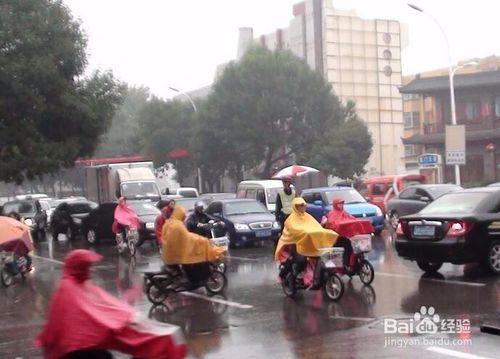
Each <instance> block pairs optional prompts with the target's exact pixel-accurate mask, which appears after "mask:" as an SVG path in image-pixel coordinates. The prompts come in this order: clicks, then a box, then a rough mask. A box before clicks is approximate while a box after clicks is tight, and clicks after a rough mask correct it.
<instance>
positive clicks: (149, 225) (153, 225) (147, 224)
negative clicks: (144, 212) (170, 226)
mask: <svg viewBox="0 0 500 359" xmlns="http://www.w3.org/2000/svg"><path fill="white" fill-rule="evenodd" d="M146 229H155V224H154V223H152V222H148V223H146Z"/></svg>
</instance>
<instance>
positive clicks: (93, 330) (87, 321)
mask: <svg viewBox="0 0 500 359" xmlns="http://www.w3.org/2000/svg"><path fill="white" fill-rule="evenodd" d="M101 258H102V257H101V256H100V255H99V254H97V253H94V252H91V251H88V250H85V249H77V250H74V251H72V252H70V253H69V254H68V255H66V257H65V260H64V268H63V274H62V278H61V280H60V282H59V286H58V287H57V289H56V291H55V292H54V295H53V297H52V301H51V306H50V310H49V313H48V316H47V322H46V323H45V325H44V327H43V329H42V331H41V332H40V334H39V335H38V336H37V338H36V340H35V343H36V344H37V345H38V346H41V347H43V350H44V354H45V355H44V357H45V358H48V359H56V358H62V357H64V356H65V355H66V354H68V353H70V352H73V351H76V350H83V349H89V348H94V349H106V350H117V351H120V352H123V353H127V354H131V355H133V356H137V357H142V358H164V359H166V358H181V357H183V356H184V355H185V346H184V345H177V343H176V342H175V338H174V332H173V331H172V333H171V334H168V335H165V334H163V335H160V334H155V333H150V332H148V331H146V330H137V329H135V327H134V320H135V318H134V309H133V308H132V307H131V306H129V305H128V304H126V303H125V302H123V301H121V300H119V299H118V298H115V297H113V296H112V295H111V294H109V293H107V292H106V291H105V290H104V289H102V288H101V287H99V286H97V285H96V284H94V283H93V282H92V281H91V280H89V274H90V266H91V265H92V263H94V262H96V261H99V260H100V259H101ZM174 329H175V327H172V330H174Z"/></svg>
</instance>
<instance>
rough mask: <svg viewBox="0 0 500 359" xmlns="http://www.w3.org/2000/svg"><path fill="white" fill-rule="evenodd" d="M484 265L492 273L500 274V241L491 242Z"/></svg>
mask: <svg viewBox="0 0 500 359" xmlns="http://www.w3.org/2000/svg"><path fill="white" fill-rule="evenodd" d="M483 267H484V268H485V269H486V270H487V271H488V272H490V273H493V274H500V241H493V242H492V243H491V245H490V247H489V248H488V252H487V255H486V258H485V260H484V263H483Z"/></svg>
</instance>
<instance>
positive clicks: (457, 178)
mask: <svg viewBox="0 0 500 359" xmlns="http://www.w3.org/2000/svg"><path fill="white" fill-rule="evenodd" d="M408 6H409V7H410V8H412V9H413V10H415V11H418V12H421V13H423V14H426V15H427V16H429V17H430V18H431V19H432V21H434V22H435V23H436V25H437V26H438V27H439V30H440V31H441V34H443V37H444V40H445V42H446V50H447V52H448V75H449V78H450V106H451V124H452V125H456V124H457V113H456V107H455V88H454V85H453V76H454V75H455V72H456V71H457V70H458V69H460V68H462V67H465V65H463V66H453V60H452V58H451V51H450V43H449V41H448V37H447V36H446V32H445V31H444V29H443V27H442V26H441V24H440V23H439V22H438V21H437V20H436V18H435V17H434V16H432V15H431V14H429V13H428V12H425V11H424V10H422V9H421V8H420V7H418V6H417V5H413V4H408ZM466 65H467V64H466ZM454 166H455V183H456V184H457V185H460V183H461V181H460V165H454Z"/></svg>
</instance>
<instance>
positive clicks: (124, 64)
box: [64, 0, 500, 97]
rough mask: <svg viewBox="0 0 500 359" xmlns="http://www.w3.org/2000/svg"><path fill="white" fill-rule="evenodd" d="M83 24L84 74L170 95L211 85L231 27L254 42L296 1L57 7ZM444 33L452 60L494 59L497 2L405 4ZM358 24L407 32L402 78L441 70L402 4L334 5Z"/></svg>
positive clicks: (156, 0) (434, 36)
mask: <svg viewBox="0 0 500 359" xmlns="http://www.w3.org/2000/svg"><path fill="white" fill-rule="evenodd" d="M64 2H65V3H66V4H67V5H68V6H69V7H70V9H71V10H72V12H73V15H74V16H75V17H76V18H79V19H80V20H81V21H82V24H83V28H84V29H85V31H86V33H87V35H88V38H89V46H88V49H89V51H90V58H89V62H90V63H89V65H90V66H89V68H90V69H92V70H93V69H103V70H104V69H111V70H113V72H114V73H115V74H116V75H117V76H118V77H119V78H120V79H122V80H124V81H126V82H128V83H130V84H133V85H144V86H147V87H149V88H150V89H151V90H152V92H153V93H156V94H158V95H161V96H167V97H170V96H172V95H173V94H172V92H171V91H170V90H168V87H169V86H172V87H177V88H180V89H182V90H184V91H189V90H193V89H196V88H199V87H202V86H205V85H208V84H210V83H211V82H212V79H213V76H214V72H215V69H216V66H217V65H219V64H221V63H224V62H227V61H229V60H232V59H234V58H235V56H236V50H237V40H238V28H239V27H244V26H248V27H253V28H254V34H255V35H256V36H258V35H261V34H265V33H269V32H272V31H274V30H275V29H276V28H280V27H286V26H287V25H288V23H289V21H290V20H291V18H292V16H293V15H292V6H293V4H295V3H297V2H299V1H297V0H64ZM412 2H413V3H414V4H416V5H418V6H420V7H421V8H423V9H425V10H426V11H427V12H428V13H430V14H432V15H433V16H434V17H435V18H436V19H437V20H438V21H439V22H440V23H441V25H442V27H443V28H444V29H445V31H446V33H447V35H448V38H449V42H450V46H451V49H452V54H453V57H454V59H455V60H462V59H467V58H472V57H484V56H488V55H491V54H500V41H499V39H498V36H497V35H498V34H499V31H498V27H499V20H498V16H499V14H500V1H497V0H474V1H458V0H439V1H438V0H412ZM333 3H334V6H336V7H338V8H342V9H355V10H356V11H357V12H358V15H360V16H361V17H364V18H382V19H395V20H399V21H401V22H403V23H405V24H407V25H408V30H409V44H408V47H407V48H406V49H405V50H403V63H402V66H403V73H404V74H413V73H418V72H421V71H427V70H431V69H435V68H440V67H444V66H447V53H446V50H445V45H444V44H445V42H444V39H443V37H442V36H441V34H440V32H439V29H438V27H437V26H436V25H435V24H434V23H433V22H432V20H431V19H430V18H429V17H427V16H425V15H424V14H421V13H418V12H416V11H414V10H411V9H410V8H409V7H408V6H407V5H406V1H404V0H333Z"/></svg>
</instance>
